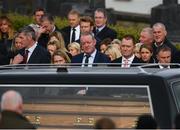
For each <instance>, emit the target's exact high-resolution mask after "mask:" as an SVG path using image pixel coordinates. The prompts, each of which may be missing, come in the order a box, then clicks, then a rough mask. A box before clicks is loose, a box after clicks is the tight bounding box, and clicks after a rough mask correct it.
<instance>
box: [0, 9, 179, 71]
mask: <svg viewBox="0 0 180 130" xmlns="http://www.w3.org/2000/svg"><path fill="white" fill-rule="evenodd" d="M67 18H68V21H69V26H67V27H64V28H61V29H59V28H58V27H57V26H56V25H55V22H54V18H53V16H52V15H50V14H48V13H46V12H45V11H44V10H43V9H42V8H37V9H36V10H35V11H34V23H30V24H29V25H27V26H25V27H22V28H21V29H19V30H14V29H13V27H12V22H11V21H10V19H9V18H8V17H7V16H1V17H0V65H8V64H55V65H62V64H63V65H64V64H66V63H79V65H80V66H82V67H84V66H87V67H92V66H96V65H98V64H97V63H103V64H107V65H109V64H110V63H112V65H111V64H110V66H119V67H125V68H128V67H131V66H137V65H145V64H153V63H157V64H158V66H156V68H173V67H175V68H176V67H179V66H178V65H176V66H173V65H170V63H177V64H179V63H180V51H178V50H177V49H176V47H175V46H174V45H173V44H172V42H170V41H169V40H168V39H167V31H166V27H165V25H164V24H163V23H155V24H154V25H153V26H152V27H145V28H143V29H142V31H141V33H140V34H139V35H140V38H139V43H136V41H135V38H134V36H133V35H130V34H127V35H125V36H123V37H122V39H121V40H120V39H117V32H116V31H115V30H113V29H111V28H109V27H108V23H107V21H108V17H107V12H106V10H105V9H101V8H99V9H96V10H95V12H94V18H92V17H90V16H81V15H80V13H79V12H78V11H77V10H71V11H70V12H69V13H68V15H67Z"/></svg>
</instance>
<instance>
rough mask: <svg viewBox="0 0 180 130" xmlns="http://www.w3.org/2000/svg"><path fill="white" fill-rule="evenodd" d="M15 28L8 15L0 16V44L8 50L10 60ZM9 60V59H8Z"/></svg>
mask: <svg viewBox="0 0 180 130" xmlns="http://www.w3.org/2000/svg"><path fill="white" fill-rule="evenodd" d="M14 32H15V31H14V29H13V26H12V22H11V20H10V19H9V18H8V17H7V16H1V17H0V44H1V46H4V49H6V51H7V55H8V60H10V58H11V57H10V55H11V46H12V40H13V37H14ZM8 62H9V61H8Z"/></svg>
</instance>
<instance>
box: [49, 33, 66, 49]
mask: <svg viewBox="0 0 180 130" xmlns="http://www.w3.org/2000/svg"><path fill="white" fill-rule="evenodd" d="M54 40H58V41H59V45H58V46H59V48H66V47H65V42H64V38H63V36H62V34H61V33H60V32H57V31H54V32H52V33H51V34H50V39H49V41H54Z"/></svg>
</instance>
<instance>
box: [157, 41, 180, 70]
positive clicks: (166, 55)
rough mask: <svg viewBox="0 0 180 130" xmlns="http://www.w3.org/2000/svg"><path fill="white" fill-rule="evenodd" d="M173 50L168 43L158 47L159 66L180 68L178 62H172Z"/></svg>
mask: <svg viewBox="0 0 180 130" xmlns="http://www.w3.org/2000/svg"><path fill="white" fill-rule="evenodd" d="M171 55H172V50H171V48H170V47H168V46H167V45H165V44H164V45H162V46H160V47H158V49H157V61H158V68H160V69H163V68H169V69H170V68H179V65H177V64H170V63H171V58H172V56H171Z"/></svg>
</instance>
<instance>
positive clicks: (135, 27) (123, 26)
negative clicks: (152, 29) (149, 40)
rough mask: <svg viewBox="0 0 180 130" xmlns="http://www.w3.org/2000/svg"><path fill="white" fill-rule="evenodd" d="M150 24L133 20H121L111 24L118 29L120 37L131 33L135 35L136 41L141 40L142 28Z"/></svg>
mask: <svg viewBox="0 0 180 130" xmlns="http://www.w3.org/2000/svg"><path fill="white" fill-rule="evenodd" d="M147 26H149V25H148V24H144V23H132V22H127V21H125V22H119V23H117V24H116V25H110V27H111V28H113V29H114V30H116V31H117V33H118V39H122V37H123V36H124V35H127V34H131V35H133V36H134V37H135V40H136V42H139V34H140V32H141V30H142V28H144V27H147Z"/></svg>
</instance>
